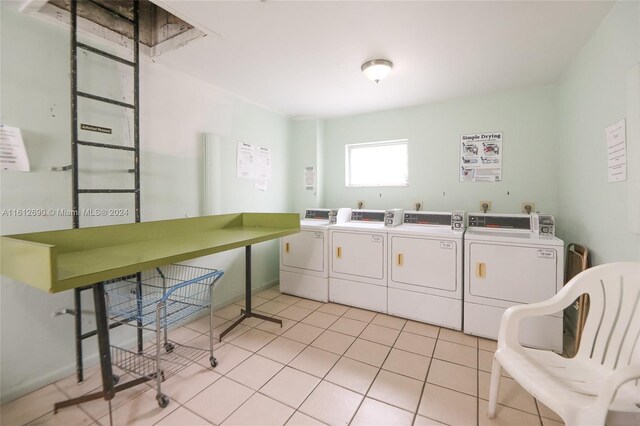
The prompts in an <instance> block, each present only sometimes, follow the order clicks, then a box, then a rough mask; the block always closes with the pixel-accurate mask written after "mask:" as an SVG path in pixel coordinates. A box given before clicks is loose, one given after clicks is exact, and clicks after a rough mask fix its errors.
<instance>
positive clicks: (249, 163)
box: [236, 142, 256, 179]
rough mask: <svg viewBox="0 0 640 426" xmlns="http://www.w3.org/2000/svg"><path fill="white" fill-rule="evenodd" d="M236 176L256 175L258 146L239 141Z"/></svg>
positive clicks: (251, 176)
mask: <svg viewBox="0 0 640 426" xmlns="http://www.w3.org/2000/svg"><path fill="white" fill-rule="evenodd" d="M236 176H238V177H241V178H245V179H255V177H256V147H255V145H251V144H249V143H244V142H238V156H237V159H236Z"/></svg>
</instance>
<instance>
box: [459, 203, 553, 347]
mask: <svg viewBox="0 0 640 426" xmlns="http://www.w3.org/2000/svg"><path fill="white" fill-rule="evenodd" d="M534 225H535V226H534ZM554 233H555V226H554V220H553V216H551V215H537V214H533V215H527V214H512V215H506V214H505V215H500V214H486V213H485V214H482V213H474V214H469V218H468V224H467V230H466V232H465V235H464V247H465V252H464V332H465V333H468V334H473V335H476V336H482V337H487V338H490V339H497V337H498V330H499V328H500V320H501V318H502V314H503V313H504V311H505V310H506V308H508V307H510V306H514V305H520V304H524V303H535V302H540V301H543V300H547V299H549V298H551V297H553V296H554V295H555V294H556V293H557V292H558V291H560V289H561V288H562V285H563V275H564V242H563V241H562V240H560V239H559V238H556V237H555V236H554ZM519 339H520V343H521V344H523V345H526V346H530V347H534V348H542V349H551V350H553V351H556V352H558V353H561V352H562V312H558V313H557V314H554V315H548V316H543V317H538V318H535V319H534V318H527V319H524V320H523V321H522V322H521V325H520V332H519Z"/></svg>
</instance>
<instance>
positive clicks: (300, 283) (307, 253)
mask: <svg viewBox="0 0 640 426" xmlns="http://www.w3.org/2000/svg"><path fill="white" fill-rule="evenodd" d="M330 213H331V210H330V209H307V210H306V211H305V214H304V219H303V220H301V221H300V232H298V233H297V234H292V235H289V236H286V237H282V238H281V239H280V291H281V292H283V293H287V294H291V295H294V296H299V297H304V298H307V299H313V300H319V301H321V302H328V301H329V216H330Z"/></svg>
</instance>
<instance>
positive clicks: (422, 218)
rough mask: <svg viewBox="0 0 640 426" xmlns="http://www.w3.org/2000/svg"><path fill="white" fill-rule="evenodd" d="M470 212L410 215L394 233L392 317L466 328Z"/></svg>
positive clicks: (391, 244) (391, 236)
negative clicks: (464, 299) (464, 302)
mask: <svg viewBox="0 0 640 426" xmlns="http://www.w3.org/2000/svg"><path fill="white" fill-rule="evenodd" d="M463 234H464V212H454V213H453V214H452V213H451V212H447V213H439V212H405V213H404V223H403V224H402V225H400V226H397V227H395V228H390V229H389V231H388V237H387V238H388V241H389V256H388V257H389V263H388V265H389V266H388V267H389V281H388V301H387V306H388V313H389V314H391V315H395V316H399V317H403V318H408V319H413V320H417V321H421V322H426V323H429V324H436V325H439V326H443V327H447V328H452V329H455V330H462V287H463V282H462V250H463V239H462V238H463Z"/></svg>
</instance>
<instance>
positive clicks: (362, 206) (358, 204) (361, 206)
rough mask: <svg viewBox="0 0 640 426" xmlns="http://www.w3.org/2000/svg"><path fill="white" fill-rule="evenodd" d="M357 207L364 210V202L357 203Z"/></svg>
mask: <svg viewBox="0 0 640 426" xmlns="http://www.w3.org/2000/svg"><path fill="white" fill-rule="evenodd" d="M356 206H357V207H356V208H357V209H364V200H358V201H356Z"/></svg>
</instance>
